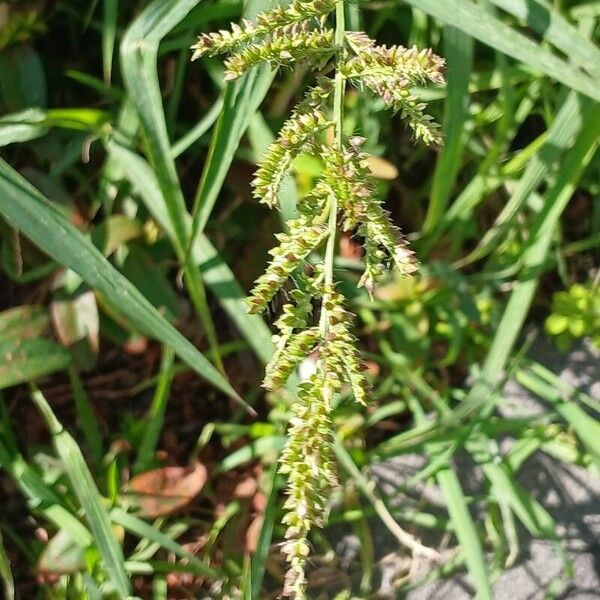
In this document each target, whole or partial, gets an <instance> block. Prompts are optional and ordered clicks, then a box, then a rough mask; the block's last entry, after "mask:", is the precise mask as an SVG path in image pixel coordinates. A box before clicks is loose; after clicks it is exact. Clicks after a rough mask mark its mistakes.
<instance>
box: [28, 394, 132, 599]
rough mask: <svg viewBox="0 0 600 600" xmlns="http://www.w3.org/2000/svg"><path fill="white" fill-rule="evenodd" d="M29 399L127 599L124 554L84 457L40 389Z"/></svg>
mask: <svg viewBox="0 0 600 600" xmlns="http://www.w3.org/2000/svg"><path fill="white" fill-rule="evenodd" d="M32 399H33V401H34V402H35V404H36V405H37V407H38V409H39V411H40V412H41V413H42V416H43V417H44V419H45V421H46V423H47V425H48V428H49V429H50V432H51V433H52V439H53V442H54V447H55V449H56V452H57V454H58V455H59V456H60V458H61V460H62V461H63V464H64V466H65V472H66V474H67V476H68V478H69V480H70V481H71V486H72V488H73V492H74V493H75V495H76V496H77V499H78V500H79V503H80V504H81V508H82V509H83V511H84V513H85V515H86V518H87V521H88V523H89V526H90V529H91V531H92V535H93V537H94V540H95V542H96V544H97V547H98V551H99V552H100V555H101V556H102V559H103V561H104V568H105V570H106V574H107V575H108V577H109V579H110V581H111V582H112V584H113V586H114V588H115V590H116V591H117V592H118V593H119V594H120V596H121V597H122V598H126V597H127V596H128V595H129V594H130V593H131V584H130V582H129V577H128V576H127V572H126V569H125V559H124V557H123V552H122V550H121V546H120V545H119V543H118V542H117V540H116V539H115V537H114V535H113V532H112V528H111V524H110V520H109V518H108V512H107V511H106V509H105V508H104V505H103V504H102V499H101V496H100V492H99V491H98V488H97V487H96V484H95V483H94V479H93V478H92V475H91V474H90V471H89V469H88V467H87V465H86V463H85V460H84V458H83V454H82V453H81V450H80V449H79V446H78V445H77V443H76V442H75V440H74V439H73V438H72V436H71V435H70V434H69V433H68V432H67V431H66V430H65V429H64V428H63V426H62V425H61V424H60V422H59V421H58V420H57V419H56V417H55V416H54V413H53V412H52V409H51V408H50V405H49V404H48V402H47V401H46V399H45V398H44V396H43V395H42V393H41V392H40V390H38V389H34V390H33V392H32Z"/></svg>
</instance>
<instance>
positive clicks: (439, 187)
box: [423, 26, 474, 232]
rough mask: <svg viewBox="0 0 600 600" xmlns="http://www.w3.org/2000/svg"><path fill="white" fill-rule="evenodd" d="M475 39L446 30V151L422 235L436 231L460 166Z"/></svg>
mask: <svg viewBox="0 0 600 600" xmlns="http://www.w3.org/2000/svg"><path fill="white" fill-rule="evenodd" d="M473 45H474V44H473V38H471V37H470V36H468V35H466V34H465V33H463V32H462V31H460V30H458V29H456V28H454V27H449V26H446V27H444V56H445V57H446V61H447V63H448V77H447V79H448V85H447V91H448V95H447V97H446V103H445V106H444V120H443V123H444V148H443V149H442V152H441V154H440V156H439V158H438V161H437V164H436V166H435V171H434V173H433V183H432V185H431V198H430V201H429V202H430V203H429V208H428V211H427V216H426V218H425V222H424V224H423V231H424V232H428V231H431V230H432V229H435V227H436V226H437V224H438V222H439V220H440V219H441V217H442V215H443V213H444V209H445V207H446V203H447V202H448V199H449V198H450V195H451V193H452V190H453V188H454V184H455V182H456V176H457V175H458V170H459V168H460V164H461V158H462V151H463V147H464V143H465V131H464V129H465V122H466V120H467V118H468V116H469V101H470V94H469V79H470V76H471V68H472V63H473Z"/></svg>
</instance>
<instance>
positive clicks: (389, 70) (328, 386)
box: [193, 0, 444, 600]
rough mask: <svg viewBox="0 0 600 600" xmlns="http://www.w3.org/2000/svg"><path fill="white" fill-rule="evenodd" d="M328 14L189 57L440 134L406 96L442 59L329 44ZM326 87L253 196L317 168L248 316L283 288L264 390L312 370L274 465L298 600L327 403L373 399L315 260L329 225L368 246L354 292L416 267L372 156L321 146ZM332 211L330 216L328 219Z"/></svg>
mask: <svg viewBox="0 0 600 600" xmlns="http://www.w3.org/2000/svg"><path fill="white" fill-rule="evenodd" d="M335 5H336V0H292V2H291V3H290V4H289V5H288V6H287V7H277V8H273V9H272V10H269V11H266V12H263V13H261V14H259V15H258V16H257V17H256V18H255V19H254V21H252V22H250V21H243V22H242V24H241V25H232V27H231V31H220V32H217V33H210V34H203V35H201V36H200V37H199V38H198V42H197V43H196V44H195V45H194V46H193V50H194V56H193V58H197V57H199V56H204V55H207V56H214V55H216V54H221V53H224V54H227V55H228V56H227V58H226V60H225V67H226V75H225V77H226V78H227V79H235V78H238V77H240V76H241V75H243V74H244V73H245V72H246V71H247V70H248V69H250V68H252V67H253V66H255V65H257V64H259V63H269V64H272V65H274V66H279V65H291V64H293V63H294V62H297V61H305V62H306V63H307V64H308V65H309V66H311V67H313V68H315V69H320V68H323V73H328V72H334V73H335V76H336V77H337V78H338V80H339V78H340V77H342V78H343V79H345V80H347V81H348V82H350V83H352V84H354V85H355V86H356V87H358V88H359V89H367V90H370V91H371V92H373V93H375V94H377V95H379V96H381V98H383V100H384V102H385V103H386V104H387V105H389V106H390V107H391V108H393V109H394V110H396V111H398V112H399V113H400V115H401V116H402V117H403V118H405V119H406V120H407V122H408V125H409V126H410V127H411V128H412V131H413V133H414V136H415V138H416V139H418V140H421V141H423V142H425V143H427V144H430V143H434V142H439V141H440V135H439V128H438V126H437V124H436V123H435V122H434V121H433V119H432V118H431V117H430V116H428V115H427V114H426V113H425V108H426V107H425V106H424V104H422V103H419V102H418V101H417V99H416V98H415V96H414V94H413V92H412V88H413V87H414V86H416V85H423V84H426V83H428V82H430V83H434V84H439V83H442V82H443V69H444V61H443V60H442V59H441V58H439V57H437V56H436V55H434V54H433V53H432V52H431V51H430V50H425V51H419V50H417V49H416V48H404V47H402V46H392V47H386V46H378V45H377V44H376V43H375V41H373V40H371V39H370V38H369V37H368V36H367V35H366V34H364V33H361V32H346V33H345V39H344V43H343V44H342V45H340V44H336V43H334V34H333V32H332V30H331V29H330V28H328V26H327V21H328V15H329V13H330V12H331V11H332V10H333V9H334V8H335ZM337 39H338V40H339V38H337ZM333 87H334V86H333V82H332V79H329V78H326V77H324V76H320V77H318V78H317V83H316V85H315V86H314V87H313V88H311V89H310V90H309V91H308V93H307V95H306V97H305V99H304V100H303V101H302V102H301V103H300V104H299V105H298V106H297V108H296V109H295V110H294V111H293V113H292V115H291V117H290V118H289V120H288V121H287V122H286V123H285V124H284V125H283V127H282V129H281V131H280V133H279V136H278V138H277V140H276V141H275V142H273V144H271V145H270V147H269V148H268V150H267V152H266V155H265V156H264V159H263V161H262V164H261V166H260V168H259V169H258V170H257V172H256V175H255V178H254V181H253V184H252V185H253V195H254V197H255V198H257V199H258V200H259V201H260V202H262V203H264V204H266V205H268V206H269V207H272V208H277V207H278V206H279V198H278V196H279V192H280V188H281V184H282V182H283V179H284V177H285V176H286V174H288V173H289V172H290V171H291V170H292V168H293V163H294V159H295V158H296V157H297V156H298V155H299V154H301V153H310V154H314V155H318V156H320V157H321V159H322V162H323V170H322V174H321V176H320V178H318V180H317V181H316V183H315V186H314V188H313V190H312V191H311V192H310V193H309V194H307V195H306V196H305V197H304V198H302V199H300V200H299V201H298V206H297V208H298V213H299V216H298V217H297V218H294V219H292V220H289V221H287V223H286V232H285V233H281V234H279V235H277V240H278V242H279V245H278V246H277V247H276V248H274V249H273V250H271V255H272V260H271V262H270V263H269V265H268V266H267V269H266V271H265V273H264V274H263V275H262V276H261V277H259V278H258V279H257V281H256V282H255V284H254V286H253V288H252V290H251V292H250V295H249V298H248V299H247V304H248V310H249V311H250V312H252V313H260V312H262V311H264V310H265V309H266V308H267V307H268V305H269V303H270V302H271V300H272V299H273V298H274V297H275V295H276V294H278V293H279V292H280V291H281V290H283V289H287V290H288V291H286V292H285V294H286V297H287V299H288V300H287V303H286V304H285V305H284V306H283V308H282V312H281V315H280V316H279V318H278V319H277V320H276V322H275V328H276V331H277V332H276V333H275V335H274V336H273V343H274V346H275V352H274V354H273V357H272V359H271V361H270V362H269V364H268V365H267V367H266V371H265V378H264V381H263V386H264V387H265V388H266V389H268V390H275V389H277V388H279V387H281V386H283V385H284V384H285V383H286V381H287V379H288V378H289V377H290V376H291V375H292V373H294V371H296V369H297V367H298V365H299V364H301V363H302V361H304V360H305V359H307V357H311V360H313V361H314V363H315V369H314V373H313V374H312V375H311V376H310V377H309V378H308V379H307V380H306V381H304V382H302V383H301V384H300V387H299V392H298V395H297V398H296V399H295V401H294V402H293V403H292V405H291V406H290V410H291V412H292V417H291V419H290V427H289V431H288V442H287V445H286V447H285V449H284V450H283V452H282V455H281V458H280V471H281V473H283V474H285V475H287V477H288V487H287V490H286V500H285V505H284V508H285V511H286V515H285V517H284V524H285V525H286V527H287V529H286V542H285V544H284V547H283V552H284V554H285V555H286V558H287V561H288V564H289V571H288V573H287V575H286V580H285V586H284V595H285V596H290V597H293V598H295V599H296V600H299V599H302V598H305V597H306V593H305V592H306V578H305V574H304V567H305V563H306V559H307V557H308V555H309V543H308V535H309V533H310V531H311V529H312V528H313V527H315V526H319V525H320V524H322V522H323V518H324V515H325V514H326V512H327V498H328V492H329V490H330V488H331V486H333V485H334V484H335V473H334V467H333V459H332V450H331V435H332V433H331V432H332V423H331V411H332V406H333V404H334V402H335V399H336V396H337V395H339V394H340V393H342V392H349V393H350V394H351V395H352V396H353V397H354V399H355V400H356V401H357V402H359V403H361V404H366V403H367V401H368V395H369V387H368V384H367V380H366V378H365V375H364V369H363V365H362V360H361V357H360V354H359V352H358V350H357V340H356V337H355V336H354V334H353V333H352V321H353V317H352V314H351V313H350V312H349V311H348V310H347V309H346V308H345V302H344V297H343V296H342V295H341V294H340V293H339V291H338V290H337V288H336V286H335V284H334V283H331V271H328V272H329V274H330V275H329V277H327V276H326V275H325V269H324V266H323V263H322V262H319V261H318V259H317V261H316V262H315V259H314V257H315V255H318V254H319V251H320V250H321V249H322V247H323V246H324V245H325V242H326V241H331V240H332V239H335V238H334V236H335V233H336V232H335V231H331V228H332V226H331V224H332V223H333V222H334V220H333V217H334V216H335V218H336V219H335V220H337V221H338V222H339V223H340V224H341V228H342V229H343V230H345V231H349V232H353V233H355V234H356V235H357V236H358V237H359V238H360V239H362V240H363V241H364V247H365V257H364V264H365V270H364V273H363V275H362V277H361V280H360V285H362V286H364V287H365V288H366V289H367V290H368V291H369V293H371V292H372V290H373V288H374V286H375V284H376V282H377V281H378V280H379V279H380V278H381V277H382V276H383V275H384V273H386V272H387V271H388V270H389V268H390V267H392V266H393V267H395V268H397V269H398V270H399V271H400V272H401V273H402V274H404V275H410V274H412V273H413V272H414V271H415V270H416V261H415V259H414V254H413V252H412V251H411V250H410V249H409V247H408V245H407V243H406V241H405V239H404V237H403V236H402V234H401V233H400V230H399V229H398V228H397V227H395V226H394V225H393V224H392V222H391V220H390V216H389V214H388V213H387V211H386V210H385V209H384V207H383V205H382V203H381V200H380V199H379V198H378V195H377V192H376V186H375V184H374V181H373V178H372V176H371V174H370V171H369V167H368V160H367V159H368V157H367V155H366V154H365V153H364V152H362V150H361V147H362V145H363V142H364V140H363V139H362V138H360V137H356V136H354V137H350V138H349V139H347V140H346V142H345V143H337V144H336V146H335V147H332V146H331V145H329V144H328V143H326V138H327V136H326V135H325V133H326V131H327V130H328V129H329V128H331V127H334V128H339V127H341V124H340V123H333V122H332V118H331V116H330V115H331V114H332V110H331V106H330V104H331V102H330V100H331V96H332V91H333ZM338 131H339V130H338ZM332 206H335V207H336V210H337V211H338V212H337V213H335V214H330V213H331V211H332ZM290 287H291V288H292V289H291V291H289V288H290Z"/></svg>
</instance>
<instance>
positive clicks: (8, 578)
mask: <svg viewBox="0 0 600 600" xmlns="http://www.w3.org/2000/svg"><path fill="white" fill-rule="evenodd" d="M0 577H1V578H2V582H3V584H4V597H5V598H6V600H14V598H15V582H14V580H13V574H12V570H11V568H10V561H9V560H8V555H7V554H6V550H5V549H4V542H3V540H2V534H1V533H0Z"/></svg>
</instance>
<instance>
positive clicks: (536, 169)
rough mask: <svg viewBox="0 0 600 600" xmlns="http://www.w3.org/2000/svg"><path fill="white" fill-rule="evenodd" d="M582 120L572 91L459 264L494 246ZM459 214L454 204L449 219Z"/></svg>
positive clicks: (549, 171) (564, 147)
mask: <svg viewBox="0 0 600 600" xmlns="http://www.w3.org/2000/svg"><path fill="white" fill-rule="evenodd" d="M582 118H583V114H582V111H581V106H580V99H579V97H578V96H577V94H576V93H575V92H572V93H570V94H569V96H568V97H567V99H566V101H565V102H564V103H563V105H562V106H561V109H560V110H559V111H558V113H557V115H556V117H555V118H554V120H553V121H552V124H551V125H550V127H549V129H548V131H547V135H546V138H545V142H544V145H543V146H542V147H541V148H540V149H539V150H538V152H536V154H535V155H534V156H533V157H532V158H531V160H530V161H529V163H528V164H527V168H526V169H525V172H524V173H523V175H522V177H521V178H520V179H519V182H518V183H517V185H516V187H515V190H514V191H513V193H512V195H511V197H510V199H509V201H508V202H507V203H506V204H505V205H504V207H503V209H502V210H501V211H500V214H499V215H498V217H497V218H496V220H495V221H494V225H493V227H492V228H491V229H489V230H488V231H487V232H486V233H485V234H484V236H483V238H482V239H481V242H480V243H479V244H478V246H477V248H475V249H474V250H473V251H472V252H471V253H470V254H469V255H468V256H467V257H465V258H464V259H463V260H461V261H460V263H461V264H466V263H469V262H472V261H473V260H476V259H479V258H482V257H483V256H485V255H486V254H487V253H489V252H490V251H491V250H493V249H494V248H495V247H496V245H497V244H498V242H499V241H500V239H501V237H502V235H503V234H504V233H505V231H506V228H507V226H508V225H509V224H510V223H511V222H512V220H513V219H514V217H515V216H516V214H517V213H518V212H519V210H520V209H521V208H522V207H523V205H524V204H525V202H526V200H527V198H529V196H530V195H531V194H532V193H533V192H534V191H535V190H536V189H537V187H538V186H539V185H540V183H541V182H542V181H543V180H544V178H545V177H548V175H549V174H550V173H551V172H552V169H553V168H554V166H555V164H556V162H557V161H558V159H559V157H560V156H561V154H562V153H563V152H564V151H565V150H566V149H567V148H568V146H569V144H571V143H572V141H573V138H574V137H575V135H576V134H577V132H578V131H579V130H580V129H581V126H582ZM465 208H467V207H465ZM462 212H463V207H461V206H459V205H458V202H457V203H455V204H454V205H453V206H452V208H451V209H450V211H449V217H448V218H449V219H452V218H457V217H458V216H459V215H460V214H461V213H462Z"/></svg>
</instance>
